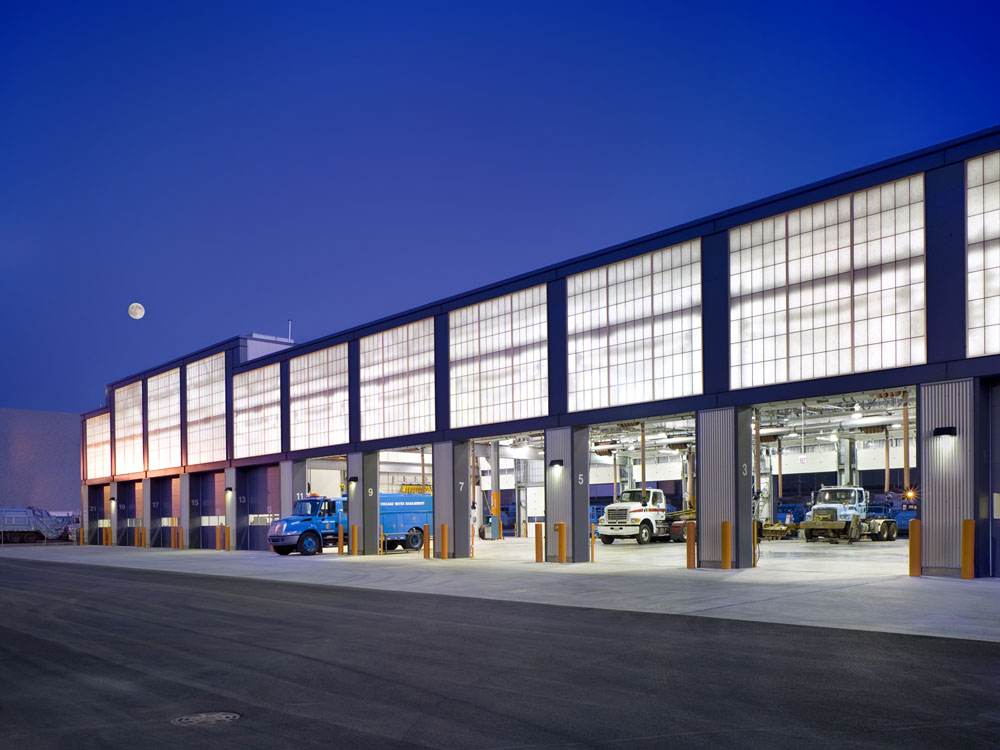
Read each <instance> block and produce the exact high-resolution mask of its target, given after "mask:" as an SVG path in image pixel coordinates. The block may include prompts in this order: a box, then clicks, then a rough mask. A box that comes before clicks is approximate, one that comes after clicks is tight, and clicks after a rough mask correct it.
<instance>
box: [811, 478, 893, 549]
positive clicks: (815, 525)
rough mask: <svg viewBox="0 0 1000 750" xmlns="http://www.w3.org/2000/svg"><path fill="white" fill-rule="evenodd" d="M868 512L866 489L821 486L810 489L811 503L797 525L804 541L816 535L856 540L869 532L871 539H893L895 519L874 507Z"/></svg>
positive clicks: (816, 537) (835, 539)
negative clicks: (814, 489)
mask: <svg viewBox="0 0 1000 750" xmlns="http://www.w3.org/2000/svg"><path fill="white" fill-rule="evenodd" d="M880 507H881V506H872V512H869V505H868V490H866V489H863V488H861V487H849V486H843V487H821V488H820V489H818V490H816V491H815V492H814V493H813V504H812V507H811V508H810V509H809V510H808V511H807V512H806V517H805V521H803V523H802V525H801V528H802V532H803V534H804V536H805V540H806V541H807V542H811V541H813V540H815V539H818V538H825V539H828V540H830V541H834V542H836V541H840V540H841V539H843V540H846V541H847V542H848V543H851V542H856V541H858V540H859V539H860V538H861V537H862V536H870V537H871V539H872V541H882V542H884V541H893V540H894V539H895V538H896V533H897V531H896V522H895V521H893V520H892V519H890V518H887V517H886V516H885V515H884V514H876V513H875V512H874V510H875V509H876V508H880Z"/></svg>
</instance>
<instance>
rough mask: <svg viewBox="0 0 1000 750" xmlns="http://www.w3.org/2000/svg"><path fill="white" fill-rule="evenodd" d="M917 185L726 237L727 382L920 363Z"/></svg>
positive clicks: (920, 183) (868, 193) (743, 384)
mask: <svg viewBox="0 0 1000 750" xmlns="http://www.w3.org/2000/svg"><path fill="white" fill-rule="evenodd" d="M924 295H925V290H924V179H923V175H922V174H919V175H914V176H912V177H908V178H905V179H902V180H897V181H895V182H890V183H886V184H885V185H880V186H877V187H874V188H871V189H869V190H863V191H861V192H858V193H854V194H852V195H846V196H842V197H840V198H835V199H833V200H830V201H826V202H825V203H818V204H816V205H813V206H808V207H806V208H803V209H799V210H796V211H791V212H789V213H786V214H781V215H778V216H773V217H770V218H768V219H764V220H763V221H758V222H754V223H753V224H746V225H744V226H741V227H736V228H735V229H732V230H730V232H729V321H730V340H729V344H730V352H729V356H730V378H729V380H730V387H731V388H734V389H736V388H748V387H752V386H759V385H770V384H772V383H784V382H787V381H793V380H808V379H811V378H821V377H828V376H832V375H843V374H846V373H851V372H863V371H866V370H878V369H883V368H887V367H903V366H906V365H912V364H923V363H924V362H926V361H927V354H926V338H925V304H924Z"/></svg>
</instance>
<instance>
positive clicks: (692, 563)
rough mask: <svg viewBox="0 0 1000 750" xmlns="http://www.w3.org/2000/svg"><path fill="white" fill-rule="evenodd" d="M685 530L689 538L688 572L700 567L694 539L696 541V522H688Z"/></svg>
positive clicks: (687, 542)
mask: <svg viewBox="0 0 1000 750" xmlns="http://www.w3.org/2000/svg"><path fill="white" fill-rule="evenodd" d="M684 529H685V531H686V534H685V535H686V536H687V541H686V544H687V566H688V570H694V569H695V568H696V567H697V566H698V557H697V555H696V554H695V547H694V539H695V527H694V521H688V522H687V523H686V524H684Z"/></svg>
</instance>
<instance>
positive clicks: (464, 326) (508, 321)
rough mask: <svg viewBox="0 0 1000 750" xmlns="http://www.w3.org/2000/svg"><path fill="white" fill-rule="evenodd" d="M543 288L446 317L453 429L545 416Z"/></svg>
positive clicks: (490, 301)
mask: <svg viewBox="0 0 1000 750" xmlns="http://www.w3.org/2000/svg"><path fill="white" fill-rule="evenodd" d="M546 294H547V287H546V286H545V285H544V284H543V285H540V286H536V287H532V288H531V289H525V290H523V291H520V292H515V293H514V294H508V295H505V296H503V297H497V298H495V299H491V300H487V301H486V302H481V303H479V304H478V305H471V306H469V307H463V308H461V309H460V310H453V311H452V312H451V313H449V315H448V328H449V339H448V341H449V379H450V388H451V426H452V427H467V426H469V425H479V424H492V423H494V422H506V421H510V420H512V419H526V418H528V417H539V416H544V415H546V414H548V411H549V376H548V327H547V326H548V315H547V305H546V300H547V298H546Z"/></svg>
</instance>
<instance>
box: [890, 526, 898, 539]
mask: <svg viewBox="0 0 1000 750" xmlns="http://www.w3.org/2000/svg"><path fill="white" fill-rule="evenodd" d="M898 533H899V529H897V528H896V524H895V523H890V524H889V541H890V542H894V541H896V535H897V534H898Z"/></svg>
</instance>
